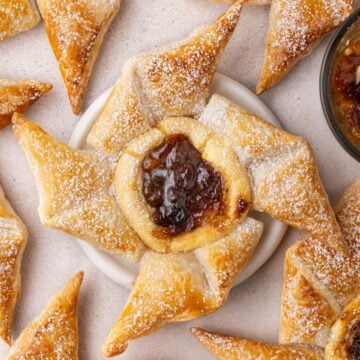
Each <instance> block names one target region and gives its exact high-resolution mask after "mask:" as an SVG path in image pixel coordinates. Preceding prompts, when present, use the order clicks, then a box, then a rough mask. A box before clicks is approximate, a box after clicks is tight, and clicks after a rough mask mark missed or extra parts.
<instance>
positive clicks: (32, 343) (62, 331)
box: [4, 272, 84, 360]
mask: <svg viewBox="0 0 360 360" xmlns="http://www.w3.org/2000/svg"><path fill="white" fill-rule="evenodd" d="M83 276H84V273H83V272H79V273H77V274H76V275H75V276H74V277H73V278H72V279H70V280H69V281H68V282H67V283H66V284H65V286H64V287H63V288H62V289H61V290H60V291H59V292H57V293H56V294H54V295H53V296H52V297H51V298H50V300H49V302H48V304H47V306H46V307H45V309H44V310H43V311H42V313H41V314H40V315H39V316H38V317H37V318H35V319H34V320H33V321H32V322H31V323H30V324H29V325H28V326H27V327H26V328H25V329H24V330H23V332H22V333H21V334H20V336H19V337H18V339H17V340H16V342H15V343H14V345H13V346H12V347H11V349H10V351H9V354H8V355H7V356H6V357H5V359H4V360H20V359H21V360H35V359H36V360H40V359H41V360H42V359H44V360H45V359H46V360H52V359H54V360H55V359H59V360H60V359H61V360H77V359H78V347H79V335H78V311H77V303H78V296H79V290H80V286H81V283H82V279H83Z"/></svg>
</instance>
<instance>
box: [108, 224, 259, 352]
mask: <svg viewBox="0 0 360 360" xmlns="http://www.w3.org/2000/svg"><path fill="white" fill-rule="evenodd" d="M262 228H263V226H262V224H261V223H259V222H258V221H256V220H253V219H251V218H247V220H245V222H244V223H242V224H241V225H239V226H238V227H237V228H236V229H235V230H233V231H232V232H231V233H230V234H229V235H227V236H226V237H224V238H223V239H221V240H218V241H216V242H213V243H211V244H207V245H205V246H203V247H201V248H198V249H197V250H195V252H188V253H167V254H160V253H156V252H153V251H150V252H147V253H146V254H145V255H144V256H143V258H142V260H141V263H140V273H139V275H138V277H137V279H136V282H135V284H134V287H133V289H132V292H131V294H130V296H129V299H128V301H127V303H126V305H125V308H124V309H123V311H122V312H121V314H120V317H119V319H118V320H117V321H116V323H115V325H114V327H113V328H112V330H111V332H110V334H109V335H108V337H107V339H106V341H105V344H104V346H103V353H104V355H106V356H114V355H117V354H120V353H122V352H123V351H125V349H126V348H127V344H128V341H130V340H134V339H136V338H138V337H141V336H144V335H148V334H150V333H151V332H153V331H155V330H157V329H158V328H160V327H162V326H164V325H165V324H167V323H170V322H175V321H185V320H190V319H193V318H196V317H199V316H202V315H205V314H207V313H209V312H213V311H215V310H217V309H218V308H219V307H220V306H221V305H223V304H224V302H225V301H226V299H227V297H228V294H229V291H230V289H231V286H232V284H233V282H234V280H235V278H236V276H237V274H238V273H239V271H240V270H241V269H242V268H243V267H244V266H245V264H246V263H247V261H248V259H249V257H250V255H251V254H252V252H253V251H254V249H255V247H256V245H257V243H258V240H259V238H260V236H261V234H262Z"/></svg>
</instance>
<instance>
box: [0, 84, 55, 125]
mask: <svg viewBox="0 0 360 360" xmlns="http://www.w3.org/2000/svg"><path fill="white" fill-rule="evenodd" d="M51 89H52V85H51V84H45V83H41V82H38V81H31V80H17V81H15V80H7V79H0V129H2V128H4V127H5V126H7V125H8V124H10V122H11V117H12V115H13V113H14V112H20V113H22V112H24V111H26V110H27V109H28V108H29V106H30V105H32V104H33V103H34V102H36V101H37V100H38V99H40V98H41V96H43V95H44V94H46V93H47V92H48V91H50V90H51Z"/></svg>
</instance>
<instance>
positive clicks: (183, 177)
mask: <svg viewBox="0 0 360 360" xmlns="http://www.w3.org/2000/svg"><path fill="white" fill-rule="evenodd" d="M142 193H143V195H144V198H145V200H146V202H147V204H148V205H149V206H150V207H151V208H152V209H153V213H152V217H153V221H154V222H155V223H156V224H157V225H159V226H161V227H163V228H164V230H165V231H166V233H167V234H170V235H176V234H179V233H182V232H186V231H190V230H193V229H195V228H197V227H198V226H201V225H202V224H204V223H205V222H210V221H211V219H212V218H214V217H215V216H216V215H219V214H220V215H221V214H222V213H223V208H224V205H223V200H224V199H223V179H222V176H221V175H220V174H219V173H218V172H217V171H215V169H214V168H213V167H212V165H211V164H209V163H208V162H207V161H206V160H204V159H203V158H202V156H201V153H200V152H199V151H198V150H197V149H196V148H195V147H194V146H193V145H192V144H191V143H190V141H189V140H188V138H187V137H186V136H184V135H182V134H177V135H172V136H170V137H169V138H167V139H166V140H165V142H164V143H163V144H161V145H160V146H158V147H156V148H155V149H154V150H152V151H151V152H150V153H149V154H148V155H147V156H146V157H145V158H144V160H143V163H142Z"/></svg>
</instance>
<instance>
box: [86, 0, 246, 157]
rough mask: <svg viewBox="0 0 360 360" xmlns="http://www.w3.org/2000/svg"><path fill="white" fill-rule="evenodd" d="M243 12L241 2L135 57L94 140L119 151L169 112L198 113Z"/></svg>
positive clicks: (108, 103) (91, 140)
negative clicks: (175, 39) (184, 36)
mask: <svg viewBox="0 0 360 360" xmlns="http://www.w3.org/2000/svg"><path fill="white" fill-rule="evenodd" d="M240 11H241V3H240V2H237V3H236V4H235V5H233V6H232V7H231V8H230V9H229V10H228V12H227V13H225V14H224V15H223V16H221V17H220V18H219V19H218V20H217V21H215V22H214V23H213V24H211V25H209V26H206V27H204V28H202V29H200V30H199V31H196V32H195V33H194V34H193V35H192V36H190V37H189V38H188V39H186V40H183V41H180V42H176V43H174V44H170V45H168V46H165V47H162V48H159V49H155V50H153V51H151V52H149V53H146V54H143V55H139V56H136V57H135V58H133V59H131V60H129V61H128V62H127V64H126V65H125V68H124V69H123V74H122V76H121V77H120V79H119V80H118V82H117V84H116V85H115V87H114V89H113V91H112V93H111V95H110V96H109V98H108V100H107V101H106V104H105V106H104V108H103V110H102V112H101V114H100V116H99V119H98V120H97V122H96V123H95V126H94V127H93V129H92V130H91V132H90V134H89V136H88V142H89V144H90V145H92V146H94V147H96V148H98V149H101V150H103V151H105V152H109V153H118V152H119V151H120V150H121V149H122V148H123V147H124V146H125V144H126V143H127V142H128V141H129V140H131V139H132V138H134V137H135V136H138V135H140V134H141V133H144V132H146V131H147V130H149V129H150V128H151V127H152V126H154V125H155V124H156V123H157V122H158V121H159V120H161V119H162V118H164V117H167V116H198V115H199V113H200V112H201V110H202V109H203V107H204V105H205V99H206V98H207V96H208V93H209V85H210V83H211V81H212V79H213V77H214V75H215V70H216V64H217V61H218V60H219V58H220V56H221V54H222V52H223V50H224V48H225V46H226V45H227V43H228V41H229V39H230V37H231V35H232V33H233V32H234V29H235V27H236V25H237V23H238V20H239V16H240Z"/></svg>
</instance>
